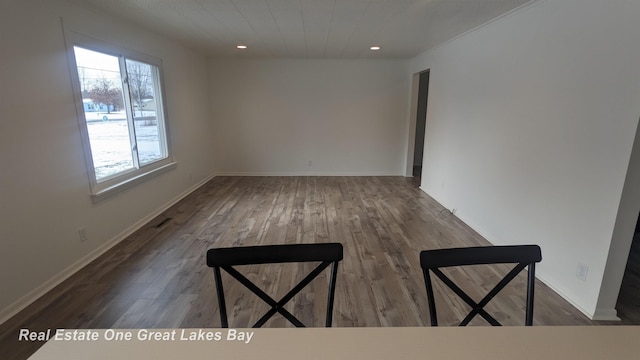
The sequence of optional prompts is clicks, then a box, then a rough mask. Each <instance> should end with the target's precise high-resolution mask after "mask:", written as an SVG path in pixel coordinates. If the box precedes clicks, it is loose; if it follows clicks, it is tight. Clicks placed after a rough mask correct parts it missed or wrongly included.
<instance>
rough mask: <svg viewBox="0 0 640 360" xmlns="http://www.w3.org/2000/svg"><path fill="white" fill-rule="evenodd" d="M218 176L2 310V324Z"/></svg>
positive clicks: (98, 248) (180, 197)
mask: <svg viewBox="0 0 640 360" xmlns="http://www.w3.org/2000/svg"><path fill="white" fill-rule="evenodd" d="M216 176H217V174H211V175H209V176H208V177H206V178H205V179H203V180H201V181H200V182H198V183H196V184H195V185H193V186H191V187H190V188H188V189H187V190H185V191H183V192H182V193H181V194H180V195H178V196H176V197H174V198H173V199H171V200H169V201H168V202H166V203H165V204H164V205H162V206H161V207H159V208H158V209H156V210H155V211H154V212H152V213H151V214H149V215H147V216H145V217H144V218H142V219H140V220H138V221H137V222H135V223H134V224H133V225H131V226H129V227H128V228H126V229H125V230H123V231H122V232H121V233H119V234H118V235H116V236H115V237H113V238H111V239H110V240H108V241H107V242H105V243H103V244H102V245H100V246H99V247H97V248H96V249H94V250H93V251H91V252H90V253H88V254H87V255H85V256H83V257H82V258H81V259H79V260H78V261H76V262H75V263H73V264H71V265H70V266H68V267H67V268H66V269H64V270H62V271H61V272H59V273H58V274H56V275H55V276H53V277H52V278H50V279H49V280H47V281H45V282H44V283H43V284H42V285H40V286H38V287H37V288H35V289H34V290H32V291H30V292H28V293H27V294H26V295H24V296H22V297H21V298H19V299H18V300H16V301H14V302H13V303H12V304H11V305H9V306H7V307H6V308H4V309H2V311H0V324H3V323H4V322H5V321H7V320H9V319H10V318H11V317H13V316H15V315H16V314H17V313H19V312H20V311H22V310H24V309H25V308H26V307H27V306H29V305H31V304H32V303H33V302H35V301H36V300H38V299H39V298H40V297H42V296H43V295H44V294H46V293H47V292H49V291H51V290H52V289H53V288H54V287H56V286H58V285H60V283H62V282H63V281H65V280H66V279H68V278H69V277H70V276H71V275H73V274H75V273H76V272H78V271H79V270H80V269H82V268H83V267H84V266H86V265H88V264H89V263H90V262H92V261H93V260H95V259H97V258H98V257H99V256H100V255H102V254H104V253H105V252H107V251H108V250H109V249H111V248H112V247H114V246H115V245H116V244H118V243H119V242H120V241H122V240H124V239H126V238H127V237H128V236H129V235H131V234H133V233H134V232H135V231H137V230H138V229H140V228H141V227H142V226H144V225H145V224H147V223H148V222H149V221H151V220H153V219H154V218H155V217H156V216H158V215H160V214H162V213H163V212H164V211H166V210H167V209H168V208H170V207H171V206H173V205H175V204H176V203H177V202H178V201H180V200H182V199H183V198H185V197H186V196H187V195H189V194H191V193H192V192H194V191H195V190H197V189H198V188H200V187H201V186H202V185H204V184H205V183H207V182H208V181H209V180H211V179H213V178H214V177H216Z"/></svg>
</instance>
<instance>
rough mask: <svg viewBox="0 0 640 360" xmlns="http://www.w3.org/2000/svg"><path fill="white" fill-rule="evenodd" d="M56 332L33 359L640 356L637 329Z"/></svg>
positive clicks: (582, 358) (611, 358)
mask: <svg viewBox="0 0 640 360" xmlns="http://www.w3.org/2000/svg"><path fill="white" fill-rule="evenodd" d="M53 333H55V331H52V335H51V337H50V340H49V341H48V342H47V343H46V344H45V345H44V346H43V347H42V348H41V349H40V350H39V351H38V352H36V353H35V354H34V355H33V356H32V357H31V358H30V359H34V360H38V359H47V360H50V359H83V360H84V359H92V360H98V359H154V360H162V359H193V358H199V359H223V358H224V359H284V360H286V359H304V360H311V359H350V360H355V359H393V360H397V359H465V358H473V359H510V360H511V359H580V360H587V359H598V360H600V359H608V360H615V359H621V360H622V359H625V360H626V359H637V358H638V357H639V356H640V327H633V326H583V327H579V326H575V327H574V326H556V327H545V326H539V327H466V328H459V327H438V328H432V327H406V328H306V329H295V328H294V329H292V328H287V329H132V330H90V332H88V331H87V330H78V331H77V332H74V330H65V331H64V332H62V331H59V332H58V340H56V339H54V335H53ZM34 336H35V335H34ZM25 341H28V340H25Z"/></svg>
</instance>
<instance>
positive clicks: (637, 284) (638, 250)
mask: <svg viewBox="0 0 640 360" xmlns="http://www.w3.org/2000/svg"><path fill="white" fill-rule="evenodd" d="M616 310H617V312H618V314H617V315H618V317H620V319H621V320H622V323H623V324H625V325H639V324H640V216H638V222H637V223H636V230H635V232H634V233H633V240H632V242H631V249H630V250H629V260H627V267H626V268H625V271H624V276H623V277H622V285H620V293H619V295H618V301H617V303H616Z"/></svg>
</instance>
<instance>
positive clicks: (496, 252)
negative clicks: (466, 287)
mask: <svg viewBox="0 0 640 360" xmlns="http://www.w3.org/2000/svg"><path fill="white" fill-rule="evenodd" d="M541 260H542V253H541V251H540V247H539V246H538V245H513V246H480V247H468V248H451V249H436V250H425V251H422V252H420V267H422V273H423V275H424V282H425V286H426V288H427V301H428V303H429V315H430V319H431V326H437V325H438V318H437V314H436V306H435V297H434V293H433V286H432V283H431V276H430V272H433V273H434V274H435V275H436V276H437V277H438V278H439V279H440V280H442V282H443V283H444V284H445V285H447V286H448V287H449V288H450V289H451V290H453V292H455V293H456V294H457V295H458V296H459V297H460V298H461V299H462V300H464V302H466V303H467V304H468V305H469V306H471V309H472V310H471V312H469V314H468V315H467V316H466V317H465V318H464V319H463V320H462V321H461V322H460V326H465V325H467V324H468V323H469V322H470V321H471V319H473V318H474V317H475V316H476V315H480V316H482V317H483V318H484V319H485V320H487V321H488V322H489V323H490V324H491V325H494V326H500V323H499V322H498V321H497V320H496V319H495V318H494V317H493V316H491V315H489V314H488V313H487V312H486V311H485V310H484V306H485V305H487V303H489V301H491V299H493V297H494V296H495V295H496V294H498V292H500V290H502V289H503V288H504V287H505V286H506V285H507V284H508V283H509V282H510V281H511V280H513V279H514V278H515V277H516V276H517V275H518V273H520V272H521V271H522V270H524V268H526V267H528V278H527V300H526V310H525V313H526V314H525V325H526V326H531V325H533V296H534V288H535V264H536V263H537V262H540V261H541ZM485 264H516V265H515V267H514V268H513V269H512V270H511V271H510V272H509V273H508V274H507V275H505V277H504V278H503V279H502V280H501V281H500V282H498V284H496V286H495V287H494V288H493V289H492V290H491V291H489V292H488V293H487V294H486V295H485V297H484V298H483V299H482V300H480V301H479V302H475V301H474V300H473V299H472V298H471V297H470V296H469V295H467V294H466V293H465V292H464V291H463V290H462V289H461V288H460V287H458V286H457V285H456V284H455V283H454V282H453V281H452V280H451V279H450V278H448V277H447V276H446V275H445V274H444V273H443V272H442V271H441V270H440V268H445V267H451V266H467V265H485Z"/></svg>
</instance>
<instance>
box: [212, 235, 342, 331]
mask: <svg viewBox="0 0 640 360" xmlns="http://www.w3.org/2000/svg"><path fill="white" fill-rule="evenodd" d="M342 258H343V249H342V244H340V243H324V244H287V245H262V246H247V247H232V248H218V249H210V250H209V251H207V265H208V266H209V267H212V268H213V274H214V277H215V283H216V291H217V293H218V305H219V307H220V321H221V323H222V327H223V328H227V327H229V323H228V320H227V309H226V305H225V299H224V289H223V286H222V276H221V272H220V269H224V270H225V271H226V272H227V273H229V275H231V276H232V277H234V278H235V279H236V280H238V282H240V283H241V284H243V285H244V286H245V287H247V288H248V289H249V290H251V291H252V292H253V293H254V294H256V295H257V296H258V297H259V298H260V299H262V300H263V301H264V302H266V303H267V304H269V305H270V306H271V309H270V310H269V311H267V313H266V314H264V315H263V316H262V317H261V318H260V319H259V320H258V321H257V322H256V323H255V324H254V325H253V327H254V328H257V327H261V326H262V325H264V324H265V323H266V322H267V320H269V319H270V318H271V317H272V316H273V315H275V314H276V313H280V314H281V315H282V316H283V317H284V318H286V319H287V320H289V321H290V322H291V323H292V324H293V325H295V326H296V327H304V325H303V324H302V322H300V321H299V320H298V319H297V318H296V317H295V316H293V315H292V314H291V313H290V312H289V311H287V310H286V309H285V308H284V305H285V304H286V303H287V302H288V301H289V300H291V299H292V298H293V297H294V296H295V295H296V294H297V293H298V292H300V290H302V289H303V288H304V287H305V286H307V285H308V284H309V283H310V282H311V281H312V280H313V279H314V278H316V277H317V276H318V275H319V274H321V273H322V271H323V270H324V269H326V268H327V267H328V266H329V265H332V266H331V280H330V283H329V295H328V300H327V315H326V322H325V326H326V327H331V322H332V314H333V300H334V294H335V290H336V277H337V272H338V262H339V261H341V260H342ZM293 262H320V264H319V265H318V266H317V267H316V268H315V269H314V270H312V271H311V272H310V273H309V274H308V275H307V276H306V277H305V278H304V279H302V280H301V281H300V283H298V284H297V285H296V286H294V287H293V288H292V289H291V290H290V291H289V292H288V293H287V294H286V295H284V296H283V297H282V299H280V300H278V301H275V300H274V299H273V298H272V297H271V296H269V295H267V294H266V293H265V292H264V291H262V290H261V289H260V288H259V287H258V286H256V285H255V284H254V283H252V282H251V281H250V280H249V279H247V278H246V277H245V276H244V275H242V274H241V273H240V272H238V270H236V269H235V268H234V266H240V265H254V264H275V263H293Z"/></svg>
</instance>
